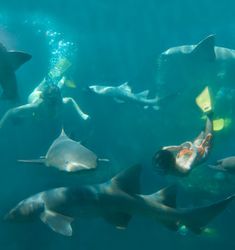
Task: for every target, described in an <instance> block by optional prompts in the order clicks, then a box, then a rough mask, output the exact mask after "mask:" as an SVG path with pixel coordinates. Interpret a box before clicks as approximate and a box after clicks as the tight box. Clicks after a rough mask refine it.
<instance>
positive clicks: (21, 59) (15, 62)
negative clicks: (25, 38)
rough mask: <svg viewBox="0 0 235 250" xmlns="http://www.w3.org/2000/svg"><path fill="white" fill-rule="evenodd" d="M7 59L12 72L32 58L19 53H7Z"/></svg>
mask: <svg viewBox="0 0 235 250" xmlns="http://www.w3.org/2000/svg"><path fill="white" fill-rule="evenodd" d="M7 58H8V61H9V63H10V64H11V66H12V68H13V70H14V71H16V70H17V69H18V68H19V67H20V66H21V65H22V64H24V63H26V62H27V61H29V60H30V59H31V58H32V56H31V55H30V54H27V53H25V52H21V51H8V52H7Z"/></svg>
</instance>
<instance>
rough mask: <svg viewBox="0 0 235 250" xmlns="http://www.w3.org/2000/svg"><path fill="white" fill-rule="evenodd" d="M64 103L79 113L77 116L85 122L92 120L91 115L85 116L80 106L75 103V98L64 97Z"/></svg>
mask: <svg viewBox="0 0 235 250" xmlns="http://www.w3.org/2000/svg"><path fill="white" fill-rule="evenodd" d="M63 103H64V104H66V105H71V106H72V107H73V108H74V109H75V111H76V112H77V114H78V115H79V116H80V117H81V118H82V119H83V120H87V119H89V118H90V116H89V115H87V114H85V113H84V112H83V111H82V110H81V109H80V107H79V106H78V104H77V103H76V102H75V101H74V99H73V98H71V97H64V98H63Z"/></svg>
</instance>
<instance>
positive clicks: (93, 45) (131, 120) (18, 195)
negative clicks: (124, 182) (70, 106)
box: [0, 0, 235, 250]
mask: <svg viewBox="0 0 235 250" xmlns="http://www.w3.org/2000/svg"><path fill="white" fill-rule="evenodd" d="M0 6H1V8H0V38H1V42H2V43H3V44H4V45H5V46H6V47H7V49H14V50H23V51H27V52H28V53H30V54H31V55H32V56H33V57H32V60H31V61H29V62H28V63H26V64H25V65H24V66H23V67H22V68H21V69H20V70H19V71H17V80H18V88H19V95H20V102H21V103H26V101H27V97H28V95H29V94H30V93H31V92H32V90H33V89H34V88H35V87H36V86H37V85H38V84H39V82H40V81H41V80H42V79H43V78H44V77H45V76H46V75H47V74H48V72H49V71H50V70H51V69H52V68H53V67H55V65H56V63H57V62H58V61H59V60H60V59H61V58H66V59H67V60H69V61H70V62H71V64H72V65H71V67H70V68H69V69H68V71H67V72H66V73H65V74H66V76H67V77H68V79H70V80H71V82H72V83H73V84H75V85H76V86H75V87H74V85H73V84H72V87H71V86H70V87H64V88H63V95H64V96H72V97H73V98H74V99H75V100H76V101H77V102H78V103H79V105H80V106H81V107H82V109H83V110H84V111H85V112H86V113H88V114H89V115H90V117H91V119H90V121H88V122H84V121H82V120H79V119H78V118H77V116H75V115H74V114H73V113H72V112H70V111H69V110H68V112H67V113H66V117H65V119H64V120H65V122H63V124H62V123H61V122H60V121H58V120H56V119H54V118H53V117H48V119H47V120H46V121H41V120H39V119H37V117H36V118H35V119H34V120H33V121H25V122H23V123H19V124H12V125H11V124H9V125H8V126H6V127H4V128H2V129H1V130H0V138H1V139H0V152H1V164H0V166H1V175H0V188H1V189H0V190H1V192H0V194H1V195H0V204H1V206H0V217H1V218H3V217H4V215H5V214H6V213H7V212H8V211H9V209H11V208H12V207H14V206H15V205H16V204H17V203H18V202H19V201H21V200H22V199H24V198H26V197H29V196H30V195H33V194H35V193H38V192H40V191H43V190H47V189H50V188H55V187H60V186H70V185H71V186H72V185H80V184H93V183H100V182H104V181H107V180H108V179H110V178H111V177H112V176H113V175H114V174H116V173H118V172H119V171H120V170H122V169H125V168H127V167H129V166H131V165H133V164H136V163H140V164H142V165H143V173H142V176H141V190H142V192H143V193H152V192H155V191H157V190H159V189H160V188H162V187H165V186H167V185H169V184H171V183H175V182H177V183H178V186H179V193H178V198H177V203H178V206H182V207H194V206H201V205H206V204H210V203H211V202H214V201H217V200H219V199H222V198H225V197H226V196H228V195H231V194H234V192H235V179H234V178H235V176H234V175H231V174H227V173H223V172H217V171H215V170H212V169H209V168H208V167H207V165H208V163H213V162H214V161H216V160H217V159H221V158H224V157H227V156H231V155H234V139H235V134H234V132H235V131H234V130H235V129H234V122H235V120H234V111H233V107H234V97H232V98H230V97H229V98H228V99H229V101H228V103H227V104H226V105H224V106H223V105H222V107H221V108H220V110H219V113H217V115H218V116H220V117H225V118H226V119H228V120H229V123H230V124H229V125H228V126H226V127H225V128H224V129H223V130H222V131H219V132H217V133H216V135H215V141H214V146H213V150H212V152H211V154H210V157H209V159H208V161H207V162H206V163H205V164H203V165H201V166H199V167H197V168H196V169H195V170H193V171H192V173H190V175H189V176H187V177H183V178H180V177H179V178H177V177H166V176H161V175H159V174H158V173H156V172H154V171H153V167H152V157H153V155H154V153H155V152H156V151H157V150H158V149H159V148H160V147H161V146H165V145H173V144H179V143H181V142H183V141H186V140H188V139H193V138H194V137H195V136H196V135H197V134H198V133H199V132H200V131H201V129H202V128H203V127H204V123H205V121H204V120H203V119H201V116H202V114H201V112H200V110H199V109H198V107H197V106H196V105H195V98H196V96H197V95H198V94H199V92H200V90H199V92H197V91H195V92H194V91H190V92H188V93H187V99H183V98H178V97H177V96H173V97H172V98H169V99H166V100H165V101H164V102H163V103H162V104H161V106H160V110H158V111H156V110H153V109H144V108H143V107H142V106H138V105H134V104H129V103H126V104H119V103H116V102H114V101H113V100H112V99H109V98H105V97H104V98H103V97H100V96H98V95H94V94H92V93H90V92H89V91H87V87H88V86H90V85H94V84H98V85H99V84H100V85H115V86H117V85H120V84H122V83H124V82H129V84H130V85H131V86H132V88H133V90H134V92H140V91H143V90H145V89H149V90H150V95H151V96H152V97H154V96H155V95H156V93H157V91H159V93H161V91H162V92H163V93H168V92H170V91H171V89H172V86H170V85H163V86H158V83H157V80H156V79H157V77H158V75H157V74H158V72H157V68H158V57H159V55H160V54H161V53H162V52H163V51H165V50H166V49H168V48H170V47H174V46H178V45H183V44H196V43H198V42H199V41H200V40H202V39H203V38H205V37H206V36H208V35H209V34H216V45H218V46H222V47H228V48H231V49H235V33H234V27H235V18H234V7H235V4H234V3H233V1H228V0H227V1H218V0H217V1H212V0H206V1H203V0H198V1H192V0H187V1H186V0H185V1H183V0H174V1H168V0H167V1H157V0H146V1H142V0H135V1H134V0H125V1H124V0H119V1H114V0H109V1H108V0H86V1H82V0H77V1H75V0H70V1H67V2H66V1H61V0H58V1H54V0H52V1H45V0H42V1H40V2H36V1H34V2H33V1H26V0H21V1H16V0H15V1H8V2H7V1H6V2H1V3H0ZM234 70H235V69H234ZM172 80H173V81H172V84H173V85H174V89H176V90H179V91H181V88H182V86H181V82H180V79H179V78H177V77H176V78H174V79H172ZM234 84H235V83H234ZM178 86H179V88H178ZM221 87H223V86H221ZM163 89H164V90H163ZM201 90H202V89H201ZM225 95H226V93H225ZM13 105H14V104H12V103H10V102H7V101H5V100H2V101H1V105H0V114H1V116H3V115H4V113H5V112H6V111H7V109H9V108H10V107H13ZM215 113H216V110H215ZM62 126H63V127H64V129H65V131H66V133H67V134H68V135H70V136H71V137H72V138H73V139H74V140H77V141H81V142H82V143H83V145H85V146H87V147H88V148H90V149H92V150H93V151H94V152H96V153H97V155H99V156H100V157H102V158H108V159H110V163H108V164H107V165H106V164H104V166H100V167H99V168H98V169H97V170H96V171H94V172H91V173H85V174H81V175H76V174H75V175H70V174H65V173H62V172H60V171H57V170H54V169H48V168H43V167H39V166H33V165H32V166H31V165H23V164H19V163H18V162H17V160H18V159H30V158H32V159H35V158H38V157H39V156H41V155H44V154H45V153H46V151H47V149H48V147H49V146H50V144H51V142H52V141H53V140H54V139H55V138H56V137H57V136H58V135H59V134H60V132H61V128H62ZM234 212H235V204H234V203H231V204H230V205H229V207H228V208H227V209H226V210H225V211H224V212H223V213H221V214H220V215H219V216H218V217H217V218H216V219H215V220H213V222H212V223H210V225H209V227H210V230H209V233H207V234H205V235H200V236H199V235H194V234H192V233H189V234H187V235H186V236H182V235H180V234H179V233H176V232H171V231H169V230H168V229H166V228H165V227H164V226H163V225H161V224H159V223H156V222H154V221H151V220H148V219H146V218H141V217H138V216H134V217H133V218H132V220H131V222H130V224H129V226H128V228H127V229H126V230H124V231H123V230H121V231H120V230H117V229H115V228H114V227H113V226H112V225H109V224H108V223H106V222H105V221H104V220H102V218H100V219H89V220H87V219H77V220H76V221H75V222H74V223H73V229H74V234H73V236H72V237H71V238H66V237H63V236H61V235H59V234H56V233H54V232H53V231H51V230H50V229H49V228H48V227H46V226H45V225H43V224H42V223H41V222H40V221H38V222H37V221H36V222H32V223H22V224H20V223H16V224H13V223H7V222H5V221H3V220H1V222H0V249H3V250H27V249H35V250H39V249H50V250H53V249H57V250H59V249H77V250H94V249H96V250H106V249H112V250H115V249H122V250H125V249H136V250H140V249H141V250H142V249H149V250H150V249H165V250H167V249H173V248H174V249H192V250H193V249H199V248H200V249H208V247H210V248H213V249H214V250H216V249H234V248H235V241H234V238H233V236H234V220H235V215H234Z"/></svg>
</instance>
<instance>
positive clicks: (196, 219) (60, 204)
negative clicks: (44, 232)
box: [5, 165, 234, 236]
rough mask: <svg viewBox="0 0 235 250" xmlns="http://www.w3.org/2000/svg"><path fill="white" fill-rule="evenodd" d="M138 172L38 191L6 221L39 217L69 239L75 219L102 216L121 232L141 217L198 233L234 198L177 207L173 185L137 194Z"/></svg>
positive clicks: (136, 169)
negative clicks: (90, 183) (132, 221)
mask: <svg viewBox="0 0 235 250" xmlns="http://www.w3.org/2000/svg"><path fill="white" fill-rule="evenodd" d="M140 171H141V166H139V165H136V166H133V167H131V168H128V169H127V170H124V171H123V172H121V173H120V174H118V175H116V176H115V177H114V178H112V179H111V180H110V181H108V182H105V183H103V184H98V185H89V186H81V187H71V188H67V187H61V188H55V189H52V190H49V191H45V192H41V193H39V194H36V195H34V196H32V197H30V198H28V199H25V200H23V201H21V202H20V203H19V204H18V205H17V206H16V207H15V208H13V209H12V210H11V211H10V212H9V213H8V214H7V215H6V216H5V219H6V220H12V221H19V222H20V221H21V222H23V221H27V220H32V219H37V218H40V220H41V221H42V222H44V223H45V224H46V225H48V226H49V227H50V228H51V229H52V230H53V231H55V232H57V233H59V234H62V235H64V236H71V235H72V226H71V223H72V221H73V220H74V218H75V217H78V218H79V217H88V218H89V217H103V218H104V219H105V220H106V221H107V222H109V223H111V224H113V225H114V226H115V227H116V228H119V229H124V228H126V227H127V226H128V223H129V222H130V220H131V218H132V216H133V215H142V216H145V217H148V218H150V219H153V220H155V221H158V222H160V223H162V224H163V225H165V226H166V227H168V228H169V229H171V230H174V231H177V230H178V229H179V228H180V227H181V226H182V225H183V226H184V227H187V228H188V229H190V230H191V231H193V232H194V233H197V234H200V233H201V232H202V230H203V228H204V227H205V226H206V225H207V224H208V223H209V222H210V221H211V220H212V219H213V218H214V217H215V216H216V215H218V214H219V213H220V212H221V211H223V210H224V209H225V208H226V206H227V205H228V203H229V202H230V201H231V200H233V198H234V196H230V197H228V198H226V199H224V200H222V201H219V202H217V203H214V204H212V205H209V206H205V207H199V208H188V209H187V208H177V207H176V187H175V186H170V187H167V188H164V189H162V190H160V191H158V192H156V193H153V194H150V195H142V194H140V185H139V177H140Z"/></svg>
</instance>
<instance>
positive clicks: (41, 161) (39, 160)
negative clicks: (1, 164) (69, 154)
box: [17, 156, 46, 164]
mask: <svg viewBox="0 0 235 250" xmlns="http://www.w3.org/2000/svg"><path fill="white" fill-rule="evenodd" d="M45 160H46V159H45V157H42V156H41V157H40V159H35V160H17V161H18V162H21V163H35V164H45Z"/></svg>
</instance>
